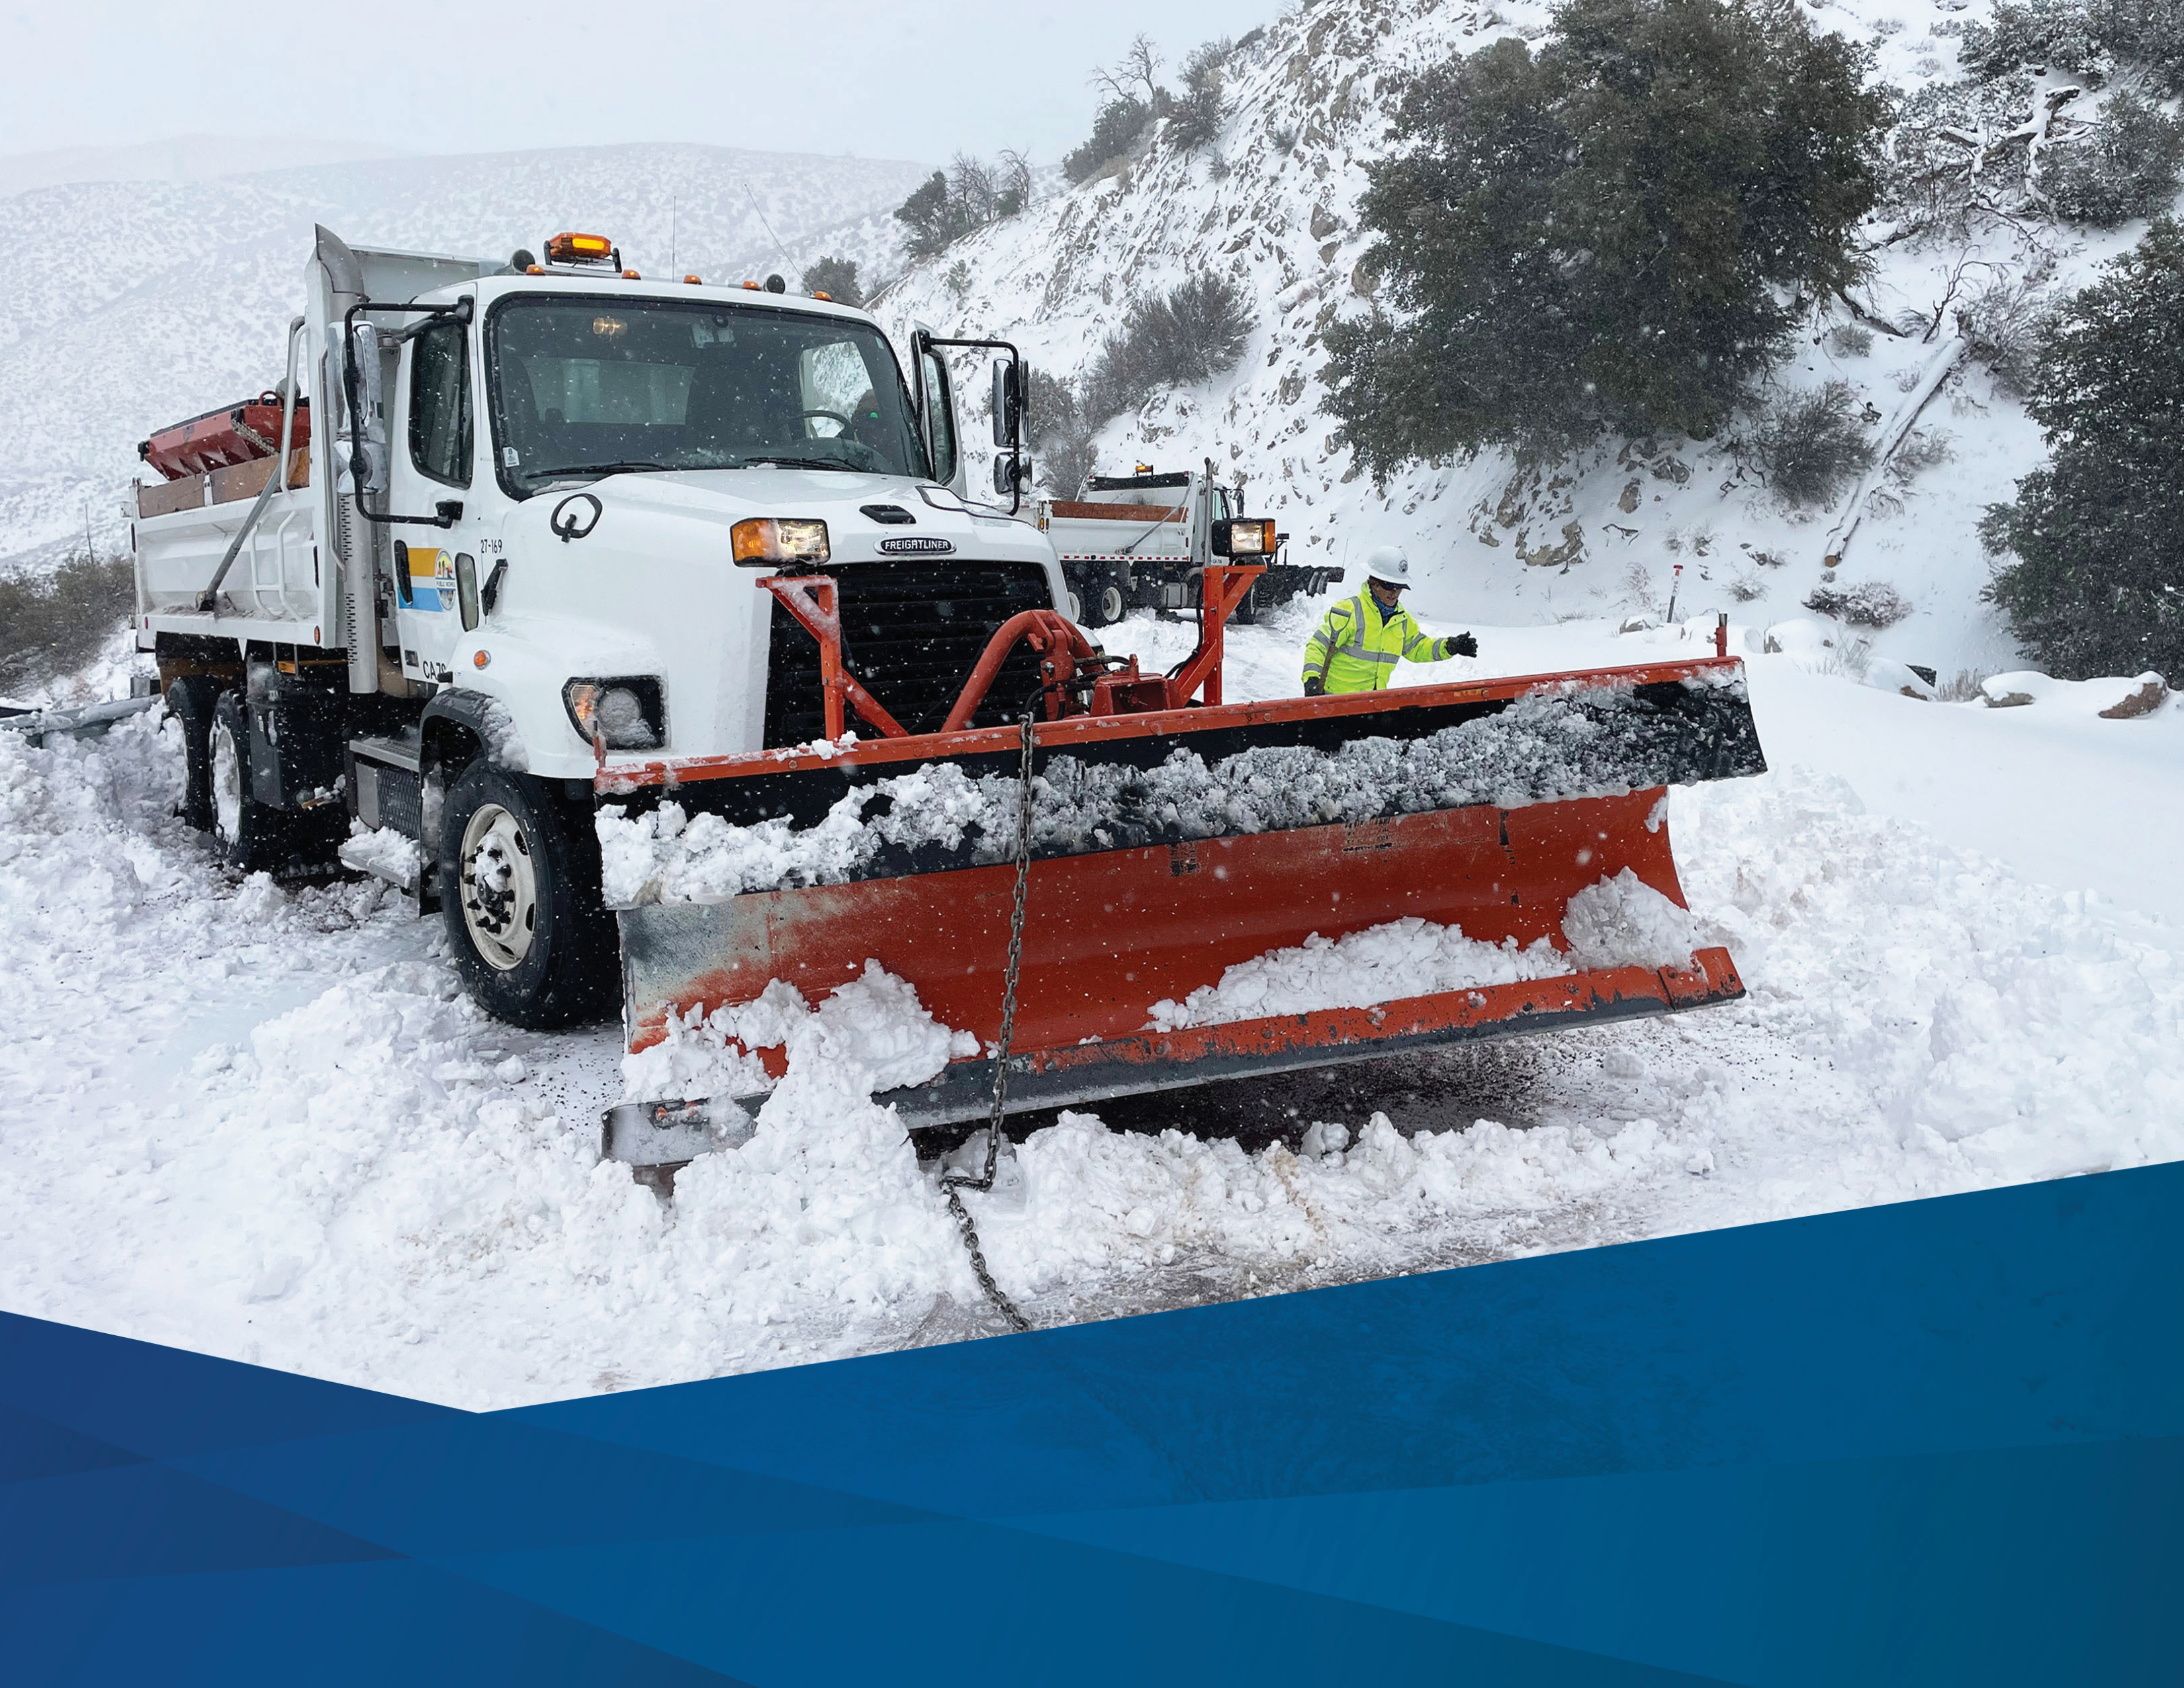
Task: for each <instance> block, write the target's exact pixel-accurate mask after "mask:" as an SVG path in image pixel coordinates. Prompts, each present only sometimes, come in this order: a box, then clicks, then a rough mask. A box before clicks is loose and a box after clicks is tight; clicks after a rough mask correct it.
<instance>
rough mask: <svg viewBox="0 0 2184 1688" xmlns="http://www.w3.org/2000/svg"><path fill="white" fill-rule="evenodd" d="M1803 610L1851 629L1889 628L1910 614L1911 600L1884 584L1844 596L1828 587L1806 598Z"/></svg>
mask: <svg viewBox="0 0 2184 1688" xmlns="http://www.w3.org/2000/svg"><path fill="white" fill-rule="evenodd" d="M1805 607H1806V608H1807V609H1808V610H1811V611H1812V612H1813V613H1814V615H1816V616H1834V617H1835V619H1836V620H1837V621H1841V622H1844V623H1847V625H1848V626H1851V627H1875V628H1880V627H1894V626H1895V625H1896V624H1897V622H1898V621H1903V619H1904V618H1905V617H1906V616H1909V615H1910V614H1911V612H1912V609H1913V605H1912V603H1911V600H1910V599H1908V598H1906V597H1905V596H1904V595H1903V593H1900V592H1898V591H1897V589H1896V588H1894V587H1892V586H1891V585H1889V583H1888V582H1886V581H1885V580H1869V581H1864V582H1860V583H1859V584H1858V585H1856V586H1854V587H1853V588H1850V590H1849V591H1847V592H1844V591H1841V590H1840V589H1839V588H1836V587H1832V586H1821V587H1815V588H1814V589H1813V590H1812V591H1811V592H1810V593H1808V594H1807V595H1806V598H1805Z"/></svg>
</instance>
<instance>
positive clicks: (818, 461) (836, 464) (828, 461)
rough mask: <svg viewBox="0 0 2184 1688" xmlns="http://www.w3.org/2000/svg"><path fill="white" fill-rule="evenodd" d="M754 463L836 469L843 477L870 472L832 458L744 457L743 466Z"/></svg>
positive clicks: (800, 467) (784, 466) (781, 467)
mask: <svg viewBox="0 0 2184 1688" xmlns="http://www.w3.org/2000/svg"><path fill="white" fill-rule="evenodd" d="M755 463H770V464H772V465H773V466H774V467H775V468H777V469H838V470H839V471H841V472H842V473H843V474H844V475H866V474H870V473H871V472H872V471H870V470H866V469H860V468H858V467H857V466H856V465H855V464H853V463H844V462H842V461H840V460H838V459H837V458H832V457H746V458H745V459H744V462H743V466H744V468H746V469H748V468H749V467H750V466H751V465H753V464H755Z"/></svg>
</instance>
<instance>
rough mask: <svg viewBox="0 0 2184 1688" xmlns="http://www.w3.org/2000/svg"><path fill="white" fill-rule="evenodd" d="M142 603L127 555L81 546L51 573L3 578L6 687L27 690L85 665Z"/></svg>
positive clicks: (0, 679)
mask: <svg viewBox="0 0 2184 1688" xmlns="http://www.w3.org/2000/svg"><path fill="white" fill-rule="evenodd" d="M135 611H136V573H135V571H134V569H133V568H132V567H131V564H130V561H129V559H128V558H126V557H121V556H114V557H94V556H92V555H89V554H86V553H83V552H78V553H77V554H75V555H74V556H72V557H70V558H69V559H68V560H65V561H64V562H63V563H62V564H61V565H60V566H59V567H58V568H57V569H55V570H54V571H53V572H52V573H51V574H49V575H21V576H18V577H15V578H14V579H13V580H0V687H4V688H21V689H26V690H27V689H28V688H31V687H33V686H37V685H42V684H43V683H44V682H47V681H48V680H53V679H56V678H58V677H60V676H61V675H64V674H67V673H70V672H72V671H74V670H75V669H78V668H81V667H82V666H83V665H84V664H85V663H86V662H88V661H90V660H91V659H92V657H94V656H96V655H98V648H99V646H100V645H102V644H103V643H105V642H106V641H107V639H108V638H109V637H111V636H112V635H113V634H114V633H116V632H120V629H121V628H123V627H126V626H127V625H128V624H129V618H130V616H131V615H133V614H134V613H135Z"/></svg>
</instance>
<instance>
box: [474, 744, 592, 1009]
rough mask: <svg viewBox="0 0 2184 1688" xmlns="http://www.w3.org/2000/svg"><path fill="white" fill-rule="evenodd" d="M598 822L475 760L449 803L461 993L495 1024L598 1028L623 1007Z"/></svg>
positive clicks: (539, 787) (537, 786)
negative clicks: (594, 1022)
mask: <svg viewBox="0 0 2184 1688" xmlns="http://www.w3.org/2000/svg"><path fill="white" fill-rule="evenodd" d="M589 818H590V817H589V816H588V815H587V816H578V815H577V814H576V813H575V812H574V811H572V809H571V806H570V805H567V804H565V803H564V802H562V801H561V800H560V799H558V798H556V797H555V796H554V794H552V792H550V791H549V789H548V788H546V787H545V786H544V785H543V784H541V783H539V782H538V781H537V780H534V779H532V778H530V777H527V776H525V775H521V774H512V773H509V772H505V771H504V770H502V769H499V768H496V767H494V766H492V765H491V764H490V763H487V762H482V761H479V762H472V763H471V765H470V766H468V767H467V768H465V769H464V770H463V772H462V773H461V775H460V777H458V778H457V779H456V781H455V783H454V787H453V788H451V789H450V790H449V791H448V797H447V804H446V807H445V808H444V810H443V815H442V826H441V835H440V846H439V853H440V876H441V877H440V904H441V911H442V914H443V916H444V918H445V919H446V921H447V927H448V948H449V949H450V950H452V951H453V952H454V961H455V971H456V972H457V973H459V974H460V976H461V978H462V981H463V986H464V989H466V990H467V991H469V993H470V994H471V998H472V999H473V1000H475V1001H476V1003H477V1004H478V1006H480V1007H482V1008H483V1009H484V1010H485V1011H486V1012H487V1013H488V1014H491V1015H492V1016H493V1017H494V1018H495V1019H497V1020H505V1021H507V1022H510V1024H511V1025H517V1026H526V1027H529V1028H532V1030H534V1031H546V1030H550V1029H552V1028H555V1027H560V1026H569V1025H574V1024H577V1022H581V1021H584V1020H589V1019H596V1018H598V1017H599V1016H600V1015H602V1014H603V1013H604V1012H605V1011H606V1010H607V1009H608V1007H609V1006H610V1005H611V1004H612V1003H613V1001H614V1000H615V998H616V994H617V992H618V990H619V988H620V985H621V970H620V968H619V967H618V966H617V965H616V958H615V947H614V923H613V922H612V920H611V919H610V917H609V916H608V915H607V913H606V911H605V910H604V908H603V907H602V906H601V905H600V902H599V845H598V844H597V842H596V841H595V839H594V838H593V833H592V830H591V827H590V826H589V824H588V822H589Z"/></svg>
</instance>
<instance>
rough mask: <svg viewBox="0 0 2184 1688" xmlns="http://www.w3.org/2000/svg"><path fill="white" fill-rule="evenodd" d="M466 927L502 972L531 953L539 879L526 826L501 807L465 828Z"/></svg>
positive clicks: (491, 807)
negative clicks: (524, 829)
mask: <svg viewBox="0 0 2184 1688" xmlns="http://www.w3.org/2000/svg"><path fill="white" fill-rule="evenodd" d="M460 872H461V883H460V895H461V897H462V900H463V926H464V928H465V930H466V931H468V932H469V933H470V937H471V948H472V949H473V950H476V951H477V955H478V959H479V960H481V961H483V962H484V963H485V964H486V965H487V967H492V968H494V969H495V970H496V971H498V972H508V971H509V970H510V968H513V967H520V966H521V964H522V961H523V958H524V957H525V956H526V955H529V954H530V953H531V943H532V938H533V937H534V936H535V935H536V933H537V930H538V875H537V873H536V872H534V871H533V867H532V850H531V840H530V838H527V837H526V835H525V833H524V831H523V824H522V822H520V821H518V820H517V819H516V818H515V816H513V815H511V814H510V813H509V811H507V810H505V809H504V808H502V807H501V806H500V805H499V804H498V803H488V804H486V805H483V806H482V808H480V809H479V810H478V811H477V812H476V814H475V815H473V816H471V818H470V824H469V825H468V826H466V827H464V828H463V845H462V856H461V861H460Z"/></svg>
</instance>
